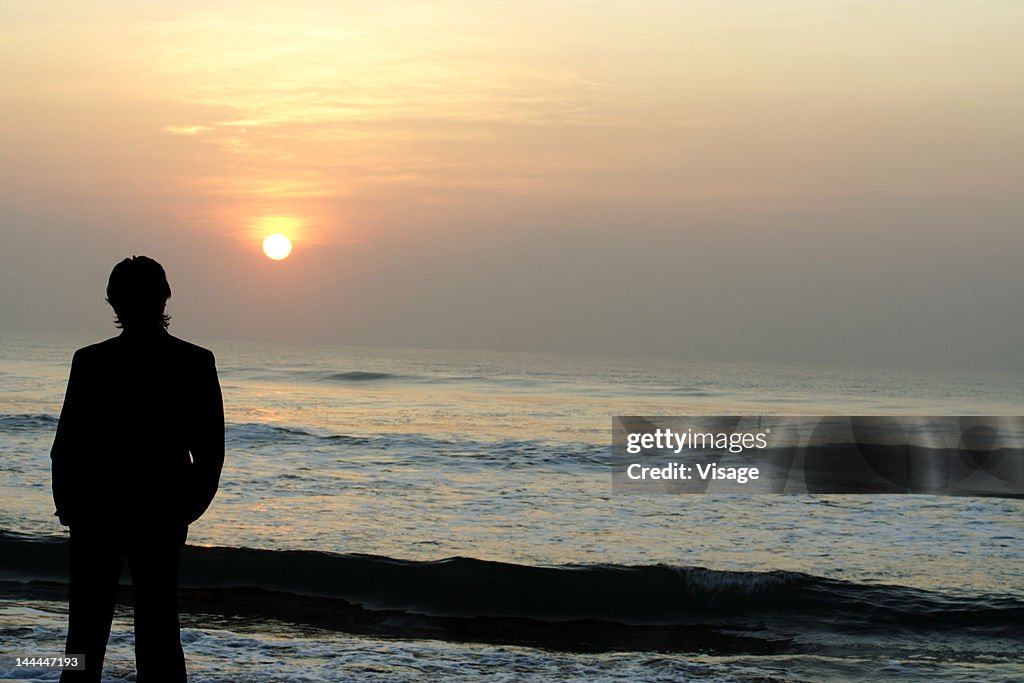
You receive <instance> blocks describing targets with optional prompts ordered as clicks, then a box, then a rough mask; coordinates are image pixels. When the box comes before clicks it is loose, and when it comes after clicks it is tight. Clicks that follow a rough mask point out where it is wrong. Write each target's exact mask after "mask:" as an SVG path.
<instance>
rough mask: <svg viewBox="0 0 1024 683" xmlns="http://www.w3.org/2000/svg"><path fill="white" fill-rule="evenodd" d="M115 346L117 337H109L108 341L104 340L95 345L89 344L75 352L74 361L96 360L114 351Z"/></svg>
mask: <svg viewBox="0 0 1024 683" xmlns="http://www.w3.org/2000/svg"><path fill="white" fill-rule="evenodd" d="M116 344H117V337H111V338H110V339H104V340H103V341H101V342H96V343H95V344H89V345H88V346H83V347H82V348H80V349H78V350H77V351H75V355H74V359H75V360H77V361H85V360H89V359H90V358H96V357H98V356H105V355H106V354H108V353H110V352H111V351H113V350H114V347H115V345H116Z"/></svg>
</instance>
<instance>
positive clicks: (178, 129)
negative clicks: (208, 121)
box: [160, 125, 213, 135]
mask: <svg viewBox="0 0 1024 683" xmlns="http://www.w3.org/2000/svg"><path fill="white" fill-rule="evenodd" d="M160 130H162V131H163V132H164V133H169V134H170V135H199V134H200V133H205V132H207V131H210V130H213V128H211V127H210V126H199V125H192V126H164V127H163V128H161V129H160Z"/></svg>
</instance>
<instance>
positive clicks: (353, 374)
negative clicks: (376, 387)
mask: <svg viewBox="0 0 1024 683" xmlns="http://www.w3.org/2000/svg"><path fill="white" fill-rule="evenodd" d="M322 379H324V380H328V381H331V382H376V381H379V380H385V379H404V378H403V377H402V376H401V375H394V374H391V373H390V372H363V371H360V370H352V371H349V372H332V373H328V374H326V375H322Z"/></svg>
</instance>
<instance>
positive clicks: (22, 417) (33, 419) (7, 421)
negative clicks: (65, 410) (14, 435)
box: [0, 414, 57, 432]
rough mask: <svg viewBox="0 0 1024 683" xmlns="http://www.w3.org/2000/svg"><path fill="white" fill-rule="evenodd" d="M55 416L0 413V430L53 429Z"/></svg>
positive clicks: (55, 420)
mask: <svg viewBox="0 0 1024 683" xmlns="http://www.w3.org/2000/svg"><path fill="white" fill-rule="evenodd" d="M56 428H57V418H56V417H54V416H53V415H44V414H0V432H15V431H32V430H53V429H56Z"/></svg>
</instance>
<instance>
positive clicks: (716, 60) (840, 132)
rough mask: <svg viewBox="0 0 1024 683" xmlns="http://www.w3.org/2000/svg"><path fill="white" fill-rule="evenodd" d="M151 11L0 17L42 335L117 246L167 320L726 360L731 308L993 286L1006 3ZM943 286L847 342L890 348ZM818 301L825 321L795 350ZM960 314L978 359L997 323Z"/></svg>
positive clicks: (1005, 262)
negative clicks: (150, 274) (279, 251)
mask: <svg viewBox="0 0 1024 683" xmlns="http://www.w3.org/2000/svg"><path fill="white" fill-rule="evenodd" d="M173 5H174V6H173V7H156V6H151V3H135V5H134V6H127V7H126V6H125V3H118V2H102V1H94V2H82V1H75V2H50V3H29V2H14V3H5V4H4V6H3V7H2V8H0V21H2V22H3V25H4V26H5V29H4V40H3V46H2V48H0V49H2V50H3V59H2V60H0V63H2V66H0V69H2V70H3V73H2V74H0V75H2V78H3V81H2V82H3V83H4V86H3V89H2V100H3V101H2V102H0V104H2V106H3V108H4V112H5V115H4V118H5V125H4V126H3V130H2V131H0V136H2V142H3V146H4V149H5V150H7V153H6V154H5V155H4V156H3V159H2V160H0V180H2V189H0V192H2V199H3V206H4V207H5V208H6V211H5V214H6V215H5V220H4V223H3V224H2V225H0V229H2V230H4V231H5V232H7V233H9V237H8V243H9V244H11V245H13V246H14V247H16V249H13V250H9V251H8V252H7V254H6V255H5V259H6V260H5V262H4V263H3V264H0V265H4V266H6V268H5V269H6V271H7V274H6V275H5V276H4V277H5V278H6V279H5V280H4V281H3V282H2V283H0V284H3V285H5V287H4V289H6V290H9V291H10V290H11V289H12V288H13V289H15V290H18V291H22V290H24V289H26V288H28V289H30V290H32V291H42V292H44V293H45V298H46V300H47V301H50V302H53V303H54V305H56V306H57V307H58V309H59V310H60V311H61V312H62V314H63V315H61V316H60V318H61V319H62V320H64V321H65V323H67V324H69V325H71V326H72V327H81V326H83V325H85V326H91V325H92V323H91V322H88V321H90V320H92V319H93V318H95V317H96V315H97V310H99V311H100V315H101V316H102V315H105V313H103V312H102V308H100V309H97V308H96V307H95V306H94V305H93V303H92V302H93V299H94V298H96V297H95V296H94V293H92V292H90V294H89V296H93V298H90V299H87V298H86V295H85V293H84V292H86V291H87V290H86V289H85V288H86V287H87V286H91V287H93V288H95V285H96V283H95V280H96V278H97V277H98V278H99V286H100V287H102V281H103V280H104V278H105V272H106V271H108V270H109V267H110V266H111V265H112V264H113V263H114V262H115V261H116V260H117V259H118V258H120V257H122V256H123V255H125V254H127V253H128V252H132V253H149V254H151V255H153V256H155V257H157V258H160V257H161V256H163V259H164V260H165V261H167V262H168V263H167V265H168V270H169V272H170V274H171V276H172V285H173V284H174V282H173V280H174V275H175V273H178V278H179V280H180V281H181V282H180V285H181V286H179V288H178V289H177V290H176V291H180V292H181V293H182V296H180V297H178V296H176V298H175V301H174V304H175V305H176V306H180V305H185V304H189V305H191V306H194V308H195V310H193V311H191V315H189V316H186V315H185V311H182V312H181V315H180V316H179V319H190V320H192V321H193V322H194V324H195V332H196V333H199V334H211V335H230V334H231V333H232V332H238V333H240V334H243V335H248V336H266V335H270V334H272V333H274V332H275V331H280V329H281V328H282V325H281V324H280V323H284V325H283V327H285V328H287V329H289V330H291V331H292V332H293V333H294V336H296V337H299V338H302V337H306V336H308V337H309V338H316V339H331V340H335V341H340V342H350V343H393V344H411V345H444V346H458V345H459V344H460V342H463V343H465V344H467V345H469V346H474V347H485V348H487V347H492V346H503V345H510V346H511V347H515V348H530V349H541V350H543V349H550V350H596V351H614V352H637V353H656V354H669V355H672V354H683V355H697V356H701V355H708V354H711V355H714V354H715V353H717V352H720V351H721V350H723V349H725V355H726V356H729V357H739V358H743V357H752V358H756V357H758V353H757V349H755V348H753V347H751V346H748V345H747V344H744V343H742V341H741V340H740V336H742V332H743V328H742V326H740V325H738V324H736V323H734V322H730V321H734V320H735V319H737V318H739V317H742V316H743V315H748V316H749V315H753V316H754V323H752V324H756V325H758V326H759V329H762V330H765V329H766V328H770V329H769V334H768V335H767V337H768V338H767V339H764V340H762V342H763V343H762V346H761V348H762V350H763V349H768V351H769V352H768V353H767V356H766V357H769V358H772V357H778V358H785V357H787V354H788V355H789V356H792V358H793V359H799V358H802V357H804V356H805V354H810V356H811V357H815V358H819V359H826V360H839V361H843V360H858V359H860V358H859V356H858V353H857V352H856V348H855V346H856V345H855V344H854V343H853V342H850V347H849V348H846V347H845V346H843V342H842V340H844V339H848V338H849V337H850V333H851V331H855V330H860V329H862V327H863V326H864V325H870V324H875V325H878V326H882V327H886V328H887V329H891V328H892V327H893V325H894V324H896V323H897V322H898V321H900V320H904V321H905V316H904V317H902V318H901V317H900V316H901V313H905V312H910V313H912V314H913V315H915V316H921V315H922V314H921V313H920V311H921V305H923V304H926V305H928V306H930V305H931V304H930V303H928V302H930V301H932V299H933V298H934V297H939V298H944V299H945V300H946V302H947V303H949V302H953V303H954V304H956V305H963V306H965V307H966V308H967V309H968V310H970V311H971V315H972V316H975V315H977V313H976V312H974V309H975V308H976V305H973V304H977V305H981V304H982V302H983V301H991V298H990V297H991V296H992V295H993V294H998V293H1000V292H1002V291H1003V290H1004V288H1008V287H1009V286H1015V285H1017V284H1020V283H1019V279H1015V276H1012V275H1010V274H1009V273H1007V272H1006V269H1008V268H1012V267H1013V264H1014V263H1015V261H1014V260H1013V259H1011V258H1010V257H1009V256H1008V254H1010V253H1014V252H1015V250H1019V249H1020V247H1021V246H1022V242H1021V238H1020V237H1019V234H1020V232H1019V228H1020V223H1021V218H1022V216H1024V212H1022V210H1021V200H1020V187H1021V180H1022V179H1024V174H1022V168H1021V164H1022V162H1021V158H1022V157H1021V154H1020V151H1021V149H1022V145H1021V142H1022V141H1021V137H1020V126H1019V121H1020V120H1022V119H1024V106H1022V104H1024V90H1022V89H1021V88H1020V87H1019V84H1020V82H1021V77H1022V76H1024V52H1022V50H1021V48H1020V40H1019V38H1020V32H1021V29H1022V27H1024V6H1022V5H1020V4H1019V3H1016V2H1008V1H1004V2H996V1H990V0H977V1H971V2H967V1H963V2H941V3H936V2H923V1H922V2H905V3H898V4H892V3H877V2H838V1H834V2H826V1H817V2H811V1H799V2H798V1H792V0H790V1H777V2H770V3H766V2H760V1H754V0H744V1H741V0H720V1H716V2H711V1H707V2H690V3H681V2H629V3H624V2H596V3H595V2H586V3H584V2H568V1H553V2H536V3H528V2H527V3H504V2H486V1H481V2H435V3H423V2H383V3H347V2H326V1H325V2H302V1H299V2H289V3H258V4H257V6H256V7H254V6H253V3H250V2H245V3H243V2H202V3H200V2H183V3H174V4H173ZM269 232H286V233H288V234H289V235H290V236H292V238H293V240H294V242H295V253H294V256H293V257H292V258H290V259H289V260H288V261H286V262H282V263H281V264H276V265H279V266H282V267H284V266H285V265H286V264H290V265H289V266H288V267H290V268H291V271H285V270H283V269H282V268H278V269H277V270H274V271H271V270H267V268H268V267H270V265H272V264H268V263H267V262H265V261H263V260H262V257H261V256H260V254H259V243H260V241H261V240H262V238H263V237H264V236H265V235H266V234H267V233H269ZM979 235H980V238H979ZM879 240H882V242H883V244H882V245H881V246H882V248H879V247H880V243H879ZM644 244H646V245H649V248H646V247H644V246H642V245H644ZM922 249H923V252H922ZM14 251H19V252H21V253H23V254H24V255H23V256H18V257H15V256H12V254H13V252H14ZM738 252H739V253H738ZM758 253H760V254H764V255H767V256H766V258H770V259H773V260H774V262H776V263H778V264H780V265H781V268H780V269H779V270H780V271H781V272H778V271H775V270H772V269H770V268H766V267H765V261H764V260H759V259H758V258H757V256H756V254H758ZM1016 253H1019V251H1017V252H1016ZM69 254H72V255H74V256H75V258H71V257H70V256H69ZM836 256H840V257H845V265H841V266H838V267H837V266H836V265H835V264H834V259H835V257H836ZM33 259H37V260H36V261H34V260H33ZM878 259H881V261H882V262H881V263H879V262H878ZM698 262H699V263H698ZM830 262H831V264H830V265H829V266H823V265H822V264H823V263H830ZM679 263H689V264H690V265H691V267H690V268H689V269H688V272H682V273H680V272H679V268H678V266H677V265H676V264H679ZM45 264H49V265H45ZM651 266H656V268H652V267H651ZM46 268H52V269H54V270H53V272H52V273H48V272H47V271H46ZM894 268H896V269H897V271H896V272H894ZM979 268H980V269H983V270H985V271H986V272H987V274H982V276H981V277H982V280H981V281H980V282H978V283H972V284H970V285H969V286H965V287H959V288H958V287H956V286H954V285H950V284H949V280H950V277H952V278H953V280H956V279H957V278H963V277H968V278H969V277H971V276H972V275H971V274H972V273H974V274H976V273H977V271H978V270H979ZM40 269H42V270H40ZM694 269H696V270H694ZM652 271H656V272H652ZM938 271H943V272H945V273H946V276H945V277H939V276H938V275H937V274H936V273H937V272H938ZM636 273H642V274H643V275H644V277H645V278H646V280H647V281H646V283H644V282H640V283H637V282H636V280H637V278H635V277H632V278H631V277H629V276H628V275H629V274H636ZM723 273H728V279H729V280H730V281H729V282H726V283H718V284H714V285H713V286H710V285H709V283H714V282H715V278H716V277H722V274H723ZM864 277H867V279H868V280H867V281H866V282H865V281H864V280H863V279H862V278H864ZM268 278H271V279H268ZM814 278H828V279H829V281H830V282H832V283H833V284H831V285H830V287H831V288H834V289H835V290H836V291H835V292H834V296H832V297H831V298H830V299H829V301H825V300H823V299H822V298H821V297H818V298H815V297H814V296H812V295H808V294H807V292H806V291H805V290H806V289H807V288H806V287H805V285H806V283H807V282H809V281H812V280H814ZM879 278H881V281H880V280H879ZM72 281H73V282H72ZM943 283H945V284H943ZM954 284H955V283H954ZM190 287H191V289H190ZM209 289H218V290H220V291H222V292H223V297H222V299H221V300H220V301H217V300H213V301H211V297H210V295H209V293H208V290H209ZM812 289H815V288H812ZM817 289H819V290H820V288H817ZM893 289H895V290H897V291H899V292H903V293H904V294H901V296H907V297H909V299H908V301H907V302H906V304H905V306H906V307H907V308H906V309H905V310H904V309H903V308H902V307H899V308H900V310H890V309H889V308H886V305H885V304H879V301H880V300H884V299H885V298H886V293H887V292H890V291H892V290H893ZM1007 291H1008V289H1007ZM680 292H686V293H687V295H686V296H682V295H681V294H680ZM765 292H771V294H772V296H771V297H768V295H767V294H766V293H765ZM41 296H42V295H41ZM751 296H752V297H753V300H754V301H756V302H757V305H756V306H754V307H753V308H754V309H755V310H753V311H751V310H750V309H751V304H750V303H749V302H750V301H751ZM296 297H304V298H305V299H306V300H307V301H308V306H299V307H296V306H295V304H294V301H295V299H296ZM761 297H764V300H763V301H762V300H761ZM972 297H983V298H978V299H975V298H972ZM984 297H988V298H984ZM213 299H216V297H213ZM711 299H714V304H713V305H712V304H710V303H708V302H709V301H710V300H711ZM997 300H998V301H999V304H1000V305H1001V306H1003V307H1004V311H1005V307H1006V306H1012V305H1013V304H1012V301H1011V299H1010V297H1009V296H1008V295H1007V296H1006V297H1005V299H1004V298H1000V297H997ZM87 301H88V302H90V303H88V304H87V303H86V302H87ZM777 301H784V302H791V303H789V304H778V303H773V302H777ZM454 302H458V308H457V309H455V310H449V307H450V306H452V305H454ZM555 302H557V305H556V303H555ZM637 302H639V303H637ZM745 302H747V303H745ZM100 303H101V304H102V301H100ZM613 304H614V305H615V306H619V307H628V308H629V309H630V311H629V312H627V313H623V314H622V315H623V317H622V318H621V319H620V320H616V319H615V318H614V317H611V318H610V317H609V315H608V306H610V305H613ZM3 305H4V306H5V314H9V315H5V317H6V318H8V319H10V320H13V321H14V322H13V323H11V324H12V325H14V326H18V325H21V326H26V327H33V326H35V327H39V326H42V327H52V326H53V325H52V324H51V317H52V316H51V317H48V316H47V314H46V313H45V311H44V312H40V311H37V310H36V309H37V308H38V307H36V306H32V305H29V304H27V303H26V302H24V301H23V300H18V299H16V298H15V297H13V296H10V295H8V298H7V299H5V300H3ZM837 305H838V311H837V309H836V308H835V307H836V306H837ZM637 306H638V308H636V307H637ZM890 308H891V307H890ZM296 309H301V310H305V311H306V313H305V314H302V313H301V312H299V311H297V310H296ZM566 310H569V311H571V313H570V314H568V315H567V314H566ZM665 310H669V311H671V312H672V313H673V315H672V316H671V317H672V318H674V319H676V320H679V319H683V318H686V317H687V316H696V317H700V318H703V319H705V320H707V321H709V325H706V326H705V327H710V328H711V331H708V330H706V329H705V330H702V331H700V332H694V331H693V329H692V326H689V325H682V324H678V323H676V324H671V323H668V322H666V321H665V319H664V316H662V315H661V314H660V312H661V311H665ZM928 310H929V311H930V310H931V309H928ZM941 310H942V307H941V306H936V307H935V313H934V316H935V317H934V318H932V317H929V316H932V315H933V313H928V314H927V315H926V316H924V317H923V318H922V319H920V320H916V319H915V320H916V322H915V323H914V325H916V326H917V327H914V328H911V329H909V331H908V330H904V331H903V332H900V333H898V334H897V333H894V336H893V340H892V342H891V343H895V345H896V346H897V347H898V348H899V349H900V351H899V353H897V354H896V356H894V357H892V358H889V357H887V356H886V354H885V352H884V351H873V352H871V353H868V354H867V355H866V356H865V358H863V359H861V360H872V359H874V360H879V361H882V362H887V361H893V362H902V360H901V358H903V357H904V356H906V357H912V356H913V355H914V354H913V352H912V349H913V348H914V347H915V345H916V346H917V347H918V348H919V346H920V340H919V339H918V333H917V332H915V330H917V329H918V328H920V330H921V331H920V335H921V338H925V337H927V338H934V332H935V331H936V330H938V329H940V327H941V324H942V323H941V315H940V313H939V311H941ZM314 311H315V312H314ZM325 311H330V316H329V317H330V318H331V319H332V320H334V321H335V323H334V324H330V325H328V324H326V323H325V322H324V315H323V313H324V312H325ZM229 313H234V314H237V316H238V317H237V318H236V319H230V318H226V317H225V316H227V315H229ZM823 315H826V316H831V317H830V318H829V319H830V320H831V319H832V318H836V319H837V320H838V322H836V320H833V321H832V324H838V325H839V327H840V328H842V327H843V326H844V325H846V326H848V327H849V329H847V330H846V333H845V334H843V335H839V336H837V337H836V338H835V339H833V338H832V337H830V336H828V335H826V336H825V337H824V338H821V339H819V340H818V341H816V342H814V343H809V342H806V341H800V340H806V338H807V335H808V334H818V333H817V332H812V331H813V330H817V329H818V328H819V327H820V321H821V319H822V317H821V316H823ZM268 317H269V318H272V319H274V318H276V319H277V320H278V324H277V325H273V326H272V325H270V324H269V323H266V319H267V318H268ZM780 320H787V321H789V322H787V323H786V324H781V323H780V322H779V321H780ZM972 320H973V318H972ZM527 321H528V322H529V326H530V327H531V328H533V329H534V332H532V333H529V332H526V331H524V329H523V328H524V325H525V324H526V323H527ZM105 323H106V320H104V321H103V324H105ZM406 323H408V325H409V326H414V327H415V330H413V331H410V330H409V329H407V326H406ZM989 324H992V325H998V330H993V332H992V339H990V340H989V342H988V343H989V344H990V345H992V346H991V349H990V352H989V353H990V354H995V355H996V356H999V357H1000V358H1001V359H1002V360H1009V359H1008V358H1003V357H1002V355H1000V354H1008V353H1010V351H1009V349H1010V346H1008V345H1007V346H1005V347H1004V346H1001V344H1003V342H1001V341H999V340H1000V339H1007V338H1008V336H1009V335H1012V334H1014V333H1017V332H1019V331H1020V330H1021V328H1020V323H1012V322H1007V321H1006V319H1005V316H1004V318H1003V319H1002V322H999V321H998V320H996V319H995V318H994V317H993V319H992V320H991V321H989V320H988V319H987V318H985V319H979V320H976V321H975V322H974V325H980V326H984V325H989ZM59 326H60V325H58V327H59ZM794 326H795V328H794ZM904 327H906V325H904ZM636 328H641V329H648V330H651V331H652V332H651V334H647V335H645V334H639V333H637V332H636V331H635V330H636ZM776 328H777V329H776ZM788 328H794V329H796V330H797V331H799V333H800V334H797V333H796V332H793V333H792V334H790V333H789V332H787V331H786V330H787V329H788ZM90 329H91V328H90ZM355 330H358V332H356V331H355ZM714 330H718V331H717V332H715V331H714ZM772 330H774V331H772ZM307 332H308V335H307V334H306V333H307ZM599 339H604V340H606V341H607V343H606V344H605V343H596V341H595V340H599ZM857 341H858V342H863V341H864V340H863V339H858V340H857ZM794 342H796V346H794ZM836 344H839V346H840V347H842V348H840V349H839V351H837V352H836V353H835V354H832V355H830V353H829V352H828V351H827V348H829V347H831V348H836ZM955 344H960V343H959V342H956V343H955ZM972 347H973V345H972V344H967V343H962V344H960V345H959V346H957V348H956V349H955V353H954V354H953V355H955V356H957V358H959V360H960V361H964V362H967V363H968V364H970V363H972V362H974V361H972V360H971V359H970V358H968V357H967V355H968V354H970V353H972V351H971V349H972ZM936 354H937V355H936V357H935V359H934V360H935V362H936V363H940V364H941V363H945V362H946V361H944V360H943V358H945V356H944V355H943V353H939V352H936ZM833 356H836V357H833ZM1000 362H1002V361H1000Z"/></svg>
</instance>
